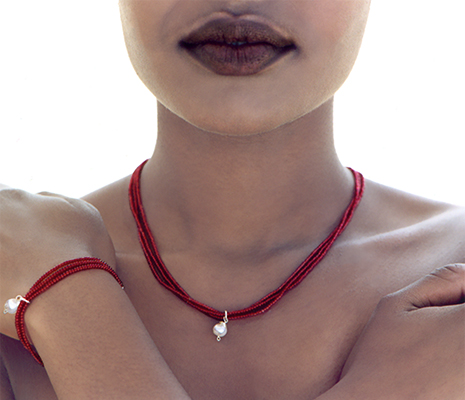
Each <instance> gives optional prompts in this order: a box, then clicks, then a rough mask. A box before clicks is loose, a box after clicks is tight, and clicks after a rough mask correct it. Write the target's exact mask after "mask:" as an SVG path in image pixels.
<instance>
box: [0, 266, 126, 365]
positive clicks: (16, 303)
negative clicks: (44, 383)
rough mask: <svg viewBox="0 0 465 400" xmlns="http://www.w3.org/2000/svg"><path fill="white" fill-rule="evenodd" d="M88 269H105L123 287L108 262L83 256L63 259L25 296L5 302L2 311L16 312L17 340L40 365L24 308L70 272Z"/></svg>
mask: <svg viewBox="0 0 465 400" xmlns="http://www.w3.org/2000/svg"><path fill="white" fill-rule="evenodd" d="M89 269H101V270H103V271H107V272H108V273H110V274H111V275H112V276H113V277H114V278H115V279H116V281H117V282H118V283H119V284H120V286H121V287H122V288H123V289H124V286H123V282H122V281H121V279H120V278H119V277H118V275H117V274H116V272H115V271H113V269H111V268H110V267H109V266H108V264H106V263H105V262H103V261H102V260H100V259H98V258H91V257H85V258H77V259H75V260H70V261H65V262H64V263H62V264H60V265H58V266H56V267H55V268H53V269H51V270H50V271H48V272H47V273H45V274H44V275H42V276H41V277H40V278H39V280H38V281H37V282H36V283H34V285H33V286H32V287H31V289H30V290H29V292H28V293H27V294H26V296H25V297H22V296H16V298H13V299H9V300H8V301H7V302H6V303H5V308H4V311H3V313H4V314H6V313H10V314H14V313H16V318H15V324H16V331H17V332H18V336H19V340H20V341H21V343H22V344H23V346H24V347H25V348H26V350H28V351H29V352H30V353H31V354H32V356H33V357H34V358H35V359H36V361H37V362H38V363H39V364H40V365H42V366H43V365H44V363H43V361H42V359H41V358H40V356H39V354H38V353H37V351H36V350H35V348H34V347H33V345H32V344H31V342H30V341H29V339H28V337H27V334H26V326H25V324H24V313H25V312H26V309H27V307H28V306H29V304H30V303H31V301H32V300H33V299H34V298H36V297H37V296H39V295H40V294H42V293H43V292H45V291H46V290H47V289H50V287H52V286H53V285H55V284H56V283H58V282H60V281H61V280H62V279H64V278H66V277H68V276H70V275H72V274H75V273H76V272H81V271H86V270H89Z"/></svg>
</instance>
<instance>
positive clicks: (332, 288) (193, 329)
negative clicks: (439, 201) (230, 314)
mask: <svg viewBox="0 0 465 400" xmlns="http://www.w3.org/2000/svg"><path fill="white" fill-rule="evenodd" d="M395 243H396V246H397V247H392V246H390V245H388V244H387V243H386V242H383V249H380V246H379V245H378V244H376V245H370V246H361V247H358V248H357V249H354V250H353V251H346V250H345V249H339V248H337V247H336V248H335V249H334V250H333V251H332V252H331V253H330V254H329V255H328V257H327V258H325V259H324V260H323V262H322V263H321V264H320V265H319V266H318V268H316V269H315V270H314V271H313V272H312V273H311V274H310V275H309V276H308V277H307V278H306V279H305V280H304V281H303V282H302V283H301V284H300V285H299V286H298V287H297V288H295V289H293V290H292V291H290V292H288V293H287V294H286V295H285V296H284V297H283V298H282V299H281V300H280V301H279V302H278V303H277V304H276V305H275V306H274V307H272V309H271V310H270V311H269V312H267V313H265V314H263V315H259V316H255V317H251V318H246V319H243V320H232V321H230V322H229V323H228V334H227V336H225V337H224V338H223V340H222V341H221V342H217V340H216V338H215V336H214V335H213V333H212V328H213V325H215V324H216V323H217V322H218V321H215V320H212V319H211V318H209V317H207V316H204V315H203V314H201V313H200V312H198V311H197V310H195V309H193V308H191V307H189V306H188V305H186V304H185V303H184V302H182V301H181V300H179V299H178V298H177V297H176V296H174V295H173V294H172V293H170V292H168V291H167V290H166V289H164V288H163V287H162V286H160V285H159V284H158V282H157V281H156V280H155V278H154V277H153V275H152V273H151V271H150V269H149V268H148V265H147V264H146V262H145V259H144V257H143V255H142V254H140V253H137V252H136V253H127V252H120V253H119V256H118V267H119V271H118V272H119V274H120V276H121V277H122V279H123V281H124V282H125V286H126V292H127V294H128V296H129V297H130V299H131V301H132V302H133V304H134V306H135V308H136V310H137V311H138V313H139V315H140V317H141V319H142V321H143V322H144V324H145V326H146V327H147V329H148V331H149V333H150V335H151V336H152V338H153V340H154V342H155V344H156V345H157V347H158V348H159V350H160V352H161V353H162V355H163V357H164V358H165V360H166V362H167V363H168V365H169V367H170V368H171V369H172V371H173V372H174V374H175V376H176V377H177V379H178V380H179V381H180V382H181V384H182V385H183V386H184V388H185V389H186V390H187V392H188V393H189V394H190V396H191V397H192V398H193V399H194V400H195V399H202V400H209V399H213V398H218V397H221V398H222V399H225V400H228V399H235V400H236V399H250V400H256V399H271V400H272V399H283V398H292V399H307V400H310V399H314V398H316V397H318V395H319V394H320V393H322V392H324V391H325V390H327V389H328V388H330V387H331V386H333V385H334V384H335V383H336V382H337V380H338V377H339V373H340V371H341V369H342V367H343V365H344V362H345V360H346V359H347V356H348V354H349V353H350V350H351V348H352V346H353V344H354V343H355V341H356V339H357V337H358V336H359V334H360V332H361V330H362V329H363V327H364V325H365V324H366V322H367V320H368V318H369V317H370V315H371V313H372V311H373V309H374V307H375V306H376V304H377V302H378V301H379V299H380V298H381V297H382V296H383V295H385V294H387V293H390V292H392V291H395V290H397V289H399V288H401V287H403V286H405V285H407V284H409V283H410V282H412V281H413V280H415V279H417V278H418V277H419V276H422V275H424V274H426V273H427V272H429V271H431V270H432V269H433V268H434V267H437V266H438V265H441V264H444V263H447V262H450V261H451V260H447V259H446V258H445V257H444V255H443V254H442V255H441V254H439V255H438V257H431V252H425V254H430V256H428V257H424V258H421V257H419V254H423V251H421V252H413V253H411V254H410V253H404V252H403V251H402V248H404V247H405V248H406V249H408V248H409V243H406V244H405V246H398V245H397V243H398V242H397V241H396V242H395ZM381 250H382V251H381ZM420 250H421V249H420ZM418 265H421V268H418V267H415V266H418ZM219 293H220V291H219ZM15 346H16V345H15V344H9V345H8V349H9V350H8V352H7V353H4V354H5V356H6V358H7V359H8V360H7V361H8V362H7V364H8V366H9V368H8V373H9V376H10V379H11V382H12V385H13V386H14V387H15V392H16V393H18V394H19V396H17V398H18V399H28V398H31V397H30V395H31V393H33V394H34V396H33V398H36V399H38V400H41V399H53V398H54V397H53V389H52V388H51V385H50V382H49V381H48V378H47V375H46V373H45V370H44V369H42V368H41V367H39V366H36V365H33V364H34V362H33V361H31V360H30V358H29V357H28V355H27V354H24V351H23V349H22V348H21V346H20V345H17V346H16V347H15ZM24 393H25V394H24Z"/></svg>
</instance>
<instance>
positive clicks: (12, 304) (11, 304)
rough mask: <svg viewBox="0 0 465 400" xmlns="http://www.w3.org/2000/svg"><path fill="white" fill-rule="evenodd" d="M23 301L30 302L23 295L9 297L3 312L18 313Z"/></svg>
mask: <svg viewBox="0 0 465 400" xmlns="http://www.w3.org/2000/svg"><path fill="white" fill-rule="evenodd" d="M22 301H25V302H26V303H29V301H27V300H26V299H25V298H24V297H22V296H16V297H15V298H14V299H8V300H7V301H6V303H5V306H4V308H3V314H16V310H17V309H18V306H19V303H21V302H22Z"/></svg>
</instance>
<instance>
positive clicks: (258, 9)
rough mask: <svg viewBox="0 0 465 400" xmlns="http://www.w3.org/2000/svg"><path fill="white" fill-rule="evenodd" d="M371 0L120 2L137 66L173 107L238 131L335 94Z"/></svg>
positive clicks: (290, 116) (271, 123)
mask: <svg viewBox="0 0 465 400" xmlns="http://www.w3.org/2000/svg"><path fill="white" fill-rule="evenodd" d="M369 5H370V0H120V8H121V15H122V21H123V29H124V34H125V40H126V44H127V47H128V51H129V56H130V58H131V61H132V63H133V65H134V68H135V70H136V72H137V74H138V75H139V77H140V78H141V79H142V81H143V82H144V83H145V85H146V86H147V87H148V88H149V90H150V91H151V92H152V93H153V94H154V95H155V96H156V97H157V99H158V101H159V102H160V103H162V104H163V105H164V106H165V107H166V108H168V109H169V110H170V111H171V112H173V113H174V114H176V115H177V116H179V117H180V118H182V119H184V120H186V121H187V122H189V123H190V124H192V125H194V126H196V127H198V128H201V129H203V130H207V131H210V132H216V133H221V134H228V135H243V136H245V135H252V134H257V133H261V132H266V131H270V130H272V129H274V128H277V127H279V126H282V125H284V124H286V123H289V122H292V121H294V120H295V119H297V118H299V117H301V116H303V115H305V114H307V113H309V112H311V111H312V110H314V109H316V108H317V107H319V106H320V105H322V104H323V103H325V102H326V101H328V100H329V99H331V98H332V96H333V95H334V93H335V92H336V91H337V90H338V89H339V87H340V86H341V85H342V83H343V82H344V81H345V79H346V78H347V76H348V75H349V72H350V70H351V69H352V66H353V64H354V62H355V59H356V56H357V53H358V50H359V48H360V44H361V40H362V36H363V32H364V28H365V24H366V19H367V16H368V10H369Z"/></svg>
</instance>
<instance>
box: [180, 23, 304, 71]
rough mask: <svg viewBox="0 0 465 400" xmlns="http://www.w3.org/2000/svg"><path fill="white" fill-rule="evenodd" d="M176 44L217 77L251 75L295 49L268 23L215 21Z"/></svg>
mask: <svg viewBox="0 0 465 400" xmlns="http://www.w3.org/2000/svg"><path fill="white" fill-rule="evenodd" d="M179 45H180V46H181V48H183V49H185V50H186V51H187V52H188V53H189V54H190V55H191V56H192V57H194V58H195V59H197V60H198V61H199V62H200V63H201V64H203V65H204V66H205V67H207V68H208V69H210V70H211V71H213V72H215V73H217V74H219V75H235V76H243V75H252V74H256V73H258V72H260V71H261V70H263V69H264V68H266V67H267V66H269V65H271V64H273V63H274V62H276V61H277V60H278V59H280V58H281V57H282V56H284V55H285V54H287V53H289V52H290V51H292V50H295V49H296V46H295V44H294V42H293V41H292V40H291V39H289V38H287V37H285V36H284V35H282V34H281V33H279V32H278V31H277V30H275V29H274V28H272V27H271V26H268V25H267V24H264V23H261V22H256V21H249V20H237V19H231V18H221V19H215V20H213V21H210V22H207V23H206V24H205V25H203V26H201V27H200V28H198V29H196V30H195V31H194V32H192V33H190V34H189V35H187V36H186V37H185V38H183V39H182V40H181V41H180V43H179Z"/></svg>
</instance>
